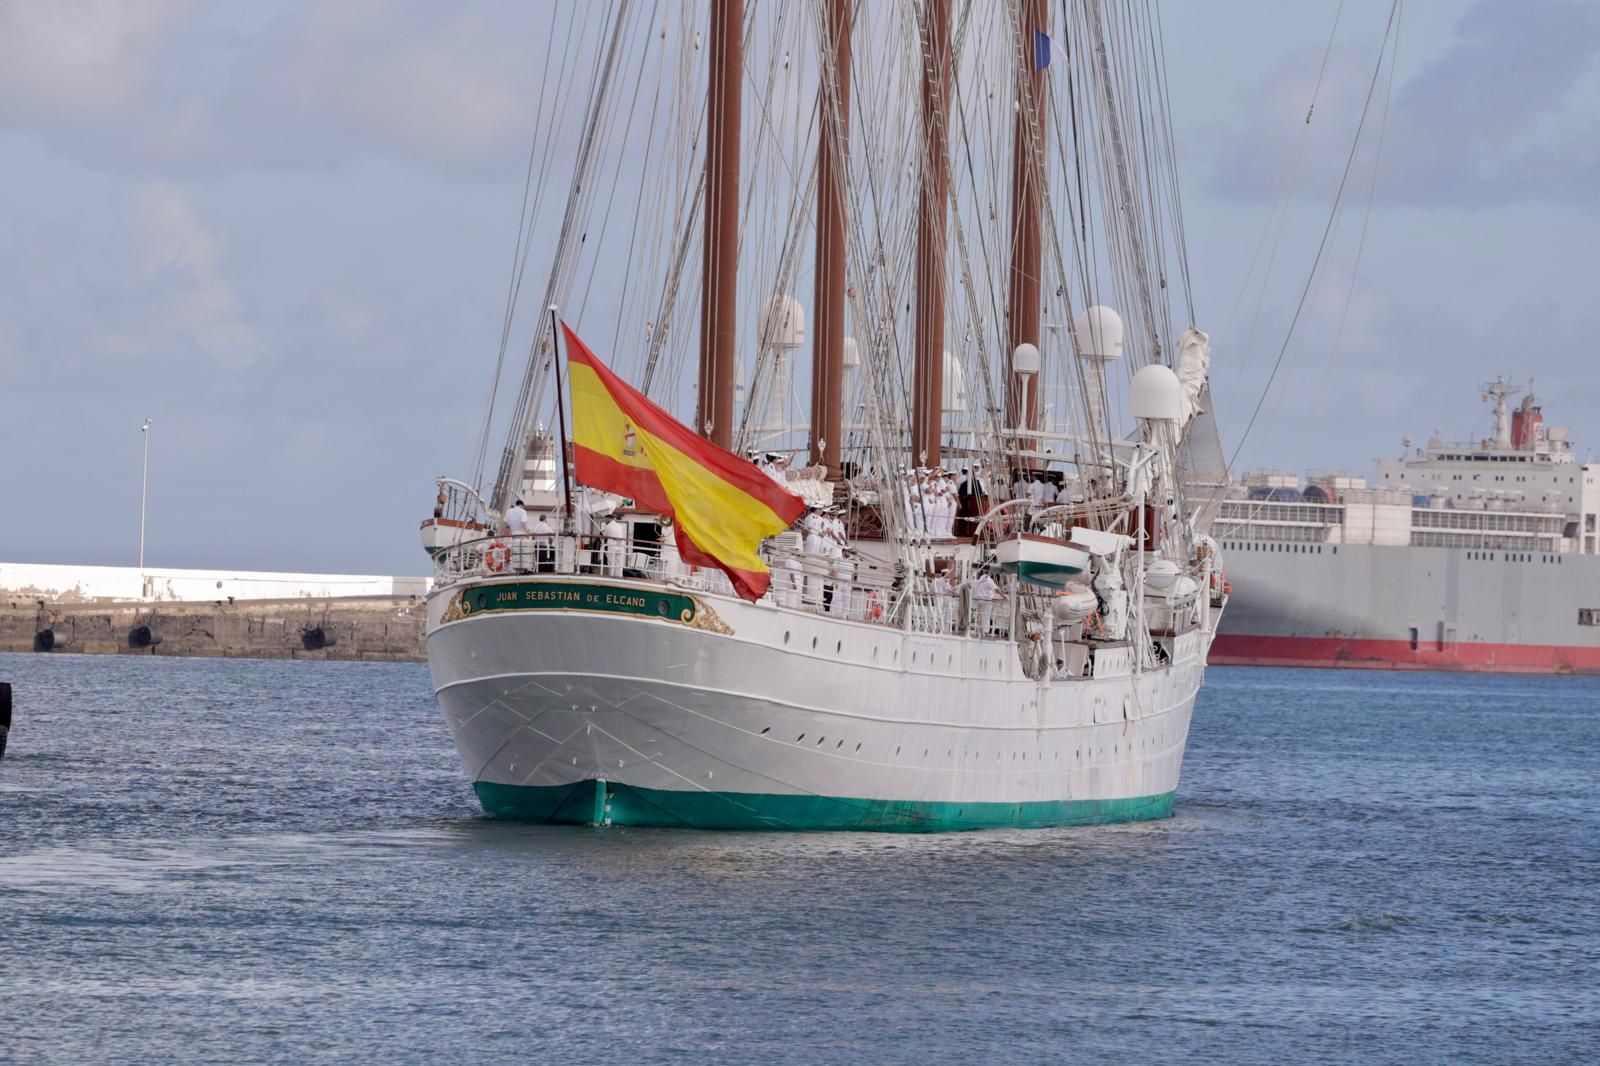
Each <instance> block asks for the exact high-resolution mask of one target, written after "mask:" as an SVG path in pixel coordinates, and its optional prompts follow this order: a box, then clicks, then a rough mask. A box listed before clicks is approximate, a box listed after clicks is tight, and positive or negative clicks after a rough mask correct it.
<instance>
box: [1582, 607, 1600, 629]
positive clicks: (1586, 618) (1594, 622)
mask: <svg viewBox="0 0 1600 1066" xmlns="http://www.w3.org/2000/svg"><path fill="white" fill-rule="evenodd" d="M1578 624H1579V625H1580V626H1600V607H1579V608H1578Z"/></svg>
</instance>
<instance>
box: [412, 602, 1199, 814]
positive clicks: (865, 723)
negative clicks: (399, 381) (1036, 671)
mask: <svg viewBox="0 0 1600 1066" xmlns="http://www.w3.org/2000/svg"><path fill="white" fill-rule="evenodd" d="M573 589H579V590H582V593H581V594H582V596H583V597H584V598H586V599H587V601H588V605H587V606H577V607H574V608H571V609H568V608H565V607H551V606H548V605H547V604H548V603H549V602H551V597H559V596H568V597H572V596H575V595H577V594H575V593H572V592H571V591H570V590H573ZM563 590H566V591H563ZM666 592H667V594H668V597H669V598H671V597H672V596H676V600H675V603H680V604H681V603H682V602H683V601H689V602H691V603H692V604H693V606H692V607H691V608H688V609H686V610H684V611H683V612H682V613H680V614H677V616H676V617H661V616H660V612H661V611H662V610H665V609H666V608H665V607H664V606H663V604H662V602H660V601H661V594H662V590H661V589H660V587H659V586H657V587H641V586H640V585H638V584H635V583H630V582H626V581H607V580H605V579H593V578H585V579H581V580H579V581H577V582H575V581H574V580H573V579H572V578H570V577H564V578H559V579H557V578H553V577H552V578H548V579H546V578H534V577H522V578H516V579H501V580H496V581H478V582H471V583H467V584H463V585H457V586H455V587H452V588H450V589H445V590H441V591H439V592H436V593H434V594H433V595H432V596H431V597H430V601H429V632H428V661H429V666H430V669H431V671H432V675H433V683H434V689H435V692H436V694H437V697H438V699H439V703H440V706H441V707H442V709H443V711H444V715H445V719H446V722H447V723H448V724H449V727H450V729H451V732H452V733H453V735H454V737H455V741H456V745H457V748H458V750H459V752H460V755H461V759H462V762H463V764H464V766H465V768H466V770H467V773H468V775H469V776H470V778H471V780H472V781H473V783H474V787H475V789H476V791H477V793H478V795H479V797H480V799H481V800H482V802H483V804H484V806H485V809H486V810H488V811H489V812H490V813H491V814H493V815H497V816H505V817H515V818H522V819H528V820H535V821H554V822H575V823H596V824H603V823H618V824H637V825H689V826H700V827H706V828H782V829H818V828H853V829H885V830H913V831H914V830H930V829H957V828H979V827H985V826H1037V825H1061V824H1073V823H1087V822H1106V821H1123V820H1131V819H1140V818H1154V817H1162V816H1165V815H1167V814H1169V813H1170V811H1171V808H1172V801H1173V795H1174V792H1175V790H1176V789H1177V786H1178V775H1179V771H1180V769H1181V765H1182V760H1183V750H1184V745H1185V742H1186V740H1187V737H1188V731H1189V720H1190V714H1191V712H1192V710H1193V706H1194V699H1195V694H1196V692H1197V691H1198V689H1199V686H1200V682H1201V679H1202V676H1203V674H1204V669H1205V653H1206V650H1207V645H1208V643H1209V634H1208V633H1206V632H1205V631H1203V630H1194V631H1192V632H1189V633H1186V634H1183V635H1181V636H1178V637H1176V638H1169V643H1168V649H1169V652H1170V659H1171V661H1170V663H1166V664H1162V665H1161V666H1160V667H1158V668H1152V669H1146V670H1145V671H1143V672H1142V673H1141V674H1140V675H1139V676H1137V677H1135V676H1132V675H1131V673H1130V671H1129V668H1128V666H1129V658H1130V655H1131V650H1132V649H1131V648H1127V647H1115V646H1108V647H1105V648H1101V649H1098V653H1097V655H1096V660H1095V661H1096V670H1097V673H1098V674H1099V675H1100V676H1096V677H1092V678H1084V677H1078V678H1062V679H1055V680H1049V681H1044V682H1040V681H1035V680H1030V679H1029V678H1027V677H1026V676H1025V675H1024V674H1023V672H1022V669H1021V665H1020V663H1019V662H1018V657H1017V651H1016V646H1015V645H1013V644H1011V643H1009V642H1003V641H995V640H979V639H974V638H969V637H962V636H955V635H939V634H924V633H913V632H907V631H905V630H903V629H899V628H891V627H888V626H884V625H872V624H865V623H856V622H847V621H843V620H840V619H836V618H832V617H829V616H827V615H821V614H813V613H809V612H804V611H792V610H783V609H780V608H777V607H775V606H773V605H771V604H768V603H760V604H749V603H745V602H743V601H740V600H737V599H732V598H729V597H723V596H716V595H709V594H706V593H701V592H696V593H693V594H688V593H683V594H681V595H679V594H677V593H676V591H675V590H670V589H669V590H666ZM535 597H538V598H539V600H540V602H539V603H538V605H537V606H536V607H535V609H526V608H527V607H528V606H529V605H530V603H531V602H532V601H533V600H534V598H535ZM474 598H475V599H474ZM496 599H503V600H508V601H511V602H510V603H508V604H507V605H506V606H504V607H500V606H484V604H493V603H494V601H495V600H496ZM464 600H465V601H466V602H467V604H468V607H469V608H470V607H471V605H472V604H473V603H474V602H475V603H477V604H478V605H479V606H478V609H477V610H475V611H471V613H465V614H463V612H462V606H461V604H462V603H463V601H464ZM603 601H610V603H611V605H610V606H607V605H605V604H604V602H603ZM556 602H559V600H557V601H556ZM619 604H620V605H621V606H617V605H619ZM630 605H631V606H630ZM676 610H677V609H676V607H674V612H675V613H676ZM629 612H631V613H629ZM691 614H692V615H693V622H692V623H691V622H688V621H685V619H686V618H687V617H688V616H689V615H691Z"/></svg>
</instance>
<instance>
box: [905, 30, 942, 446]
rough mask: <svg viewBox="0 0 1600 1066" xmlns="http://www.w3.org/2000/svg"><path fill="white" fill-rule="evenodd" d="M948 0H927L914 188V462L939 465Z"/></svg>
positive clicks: (912, 418)
mask: <svg viewBox="0 0 1600 1066" xmlns="http://www.w3.org/2000/svg"><path fill="white" fill-rule="evenodd" d="M949 116H950V0H927V2H926V4H925V5H924V6H923V38H922V181H921V182H920V183H919V187H918V190H917V325H916V369H915V372H914V382H913V389H912V399H913V403H912V408H911V457H912V459H913V460H915V462H914V463H913V465H925V466H938V465H939V438H940V432H939V431H940V426H941V423H942V420H943V417H944V290H945V225H946V214H947V212H948V209H949V208H948V198H949V194H950V175H949V173H948V171H947V169H946V163H947V159H946V157H947V155H948V152H947V150H946V145H947V142H948V138H949Z"/></svg>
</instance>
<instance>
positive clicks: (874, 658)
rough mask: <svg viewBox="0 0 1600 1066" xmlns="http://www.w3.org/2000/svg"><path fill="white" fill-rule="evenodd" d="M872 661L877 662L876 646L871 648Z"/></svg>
mask: <svg viewBox="0 0 1600 1066" xmlns="http://www.w3.org/2000/svg"><path fill="white" fill-rule="evenodd" d="M872 661H873V662H877V661H878V648H877V645H873V648H872Z"/></svg>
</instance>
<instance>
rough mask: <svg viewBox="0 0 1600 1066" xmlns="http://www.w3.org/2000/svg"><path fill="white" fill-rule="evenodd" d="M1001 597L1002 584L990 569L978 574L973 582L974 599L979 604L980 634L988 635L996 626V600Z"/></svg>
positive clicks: (981, 635) (982, 635)
mask: <svg viewBox="0 0 1600 1066" xmlns="http://www.w3.org/2000/svg"><path fill="white" fill-rule="evenodd" d="M999 598H1000V586H999V585H998V584H996V583H995V580H994V578H993V577H991V576H990V575H989V571H987V570H985V571H984V572H983V573H981V574H979V575H978V580H977V581H975V582H973V583H972V599H973V601H974V602H975V603H976V604H977V606H978V636H980V637H987V636H988V635H989V633H990V630H991V629H992V628H993V626H994V601H995V600H997V599H999Z"/></svg>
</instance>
